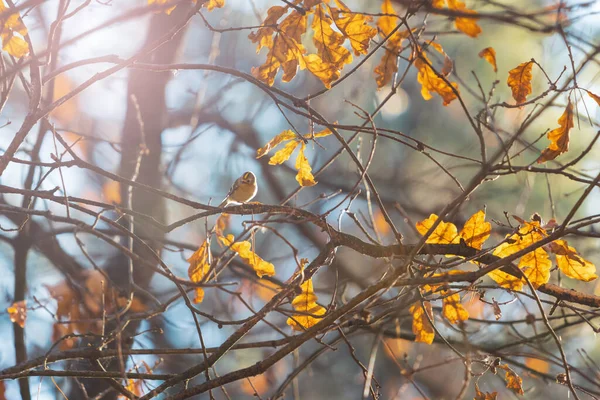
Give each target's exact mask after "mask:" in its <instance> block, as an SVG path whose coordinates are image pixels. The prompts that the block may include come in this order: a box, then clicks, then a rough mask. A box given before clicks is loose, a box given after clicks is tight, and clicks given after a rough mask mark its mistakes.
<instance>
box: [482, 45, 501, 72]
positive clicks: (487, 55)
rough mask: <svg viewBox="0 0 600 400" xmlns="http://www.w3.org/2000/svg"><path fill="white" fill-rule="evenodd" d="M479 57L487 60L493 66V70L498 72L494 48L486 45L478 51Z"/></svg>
mask: <svg viewBox="0 0 600 400" xmlns="http://www.w3.org/2000/svg"><path fill="white" fill-rule="evenodd" d="M479 57H480V58H483V59H484V60H485V61H487V62H489V63H490V65H491V66H492V67H494V72H498V65H497V64H496V50H494V48H493V47H486V48H485V49H483V50H481V51H480V52H479Z"/></svg>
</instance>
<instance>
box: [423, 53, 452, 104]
mask: <svg viewBox="0 0 600 400" xmlns="http://www.w3.org/2000/svg"><path fill="white" fill-rule="evenodd" d="M430 65H431V62H430V61H429V59H428V58H427V55H426V54H425V53H424V52H420V53H419V55H418V56H417V59H416V60H415V63H414V66H415V68H417V70H418V71H419V72H418V74H417V81H418V82H419V83H420V84H421V85H422V86H421V96H423V99H425V100H431V98H432V97H433V96H432V95H431V92H434V93H437V94H438V95H440V97H441V98H442V99H443V100H444V105H445V106H447V105H448V104H450V103H451V102H452V101H453V100H455V99H456V97H457V93H458V84H457V83H455V82H450V84H448V81H447V80H446V79H445V78H442V77H440V76H438V74H437V73H436V72H435V71H434V70H433V68H431V66H430Z"/></svg>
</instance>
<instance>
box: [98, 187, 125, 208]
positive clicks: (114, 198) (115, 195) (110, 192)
mask: <svg viewBox="0 0 600 400" xmlns="http://www.w3.org/2000/svg"><path fill="white" fill-rule="evenodd" d="M102 194H103V195H104V200H105V201H106V202H107V203H109V204H116V205H118V204H121V184H120V183H119V182H117V181H109V182H106V183H105V184H104V185H103V186H102Z"/></svg>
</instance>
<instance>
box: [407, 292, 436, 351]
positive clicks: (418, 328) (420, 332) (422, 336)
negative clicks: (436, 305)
mask: <svg viewBox="0 0 600 400" xmlns="http://www.w3.org/2000/svg"><path fill="white" fill-rule="evenodd" d="M423 304H424V306H425V308H423V306H422V305H421V302H416V303H415V304H413V305H412V306H411V307H410V309H409V312H410V313H411V314H412V316H413V323H412V331H413V333H414V334H415V341H416V342H422V343H427V344H431V343H433V338H434V337H435V331H434V330H433V326H431V323H430V322H429V319H428V318H427V315H429V318H431V320H432V321H433V312H432V311H431V303H429V302H428V301H424V302H423ZM425 313H427V315H425Z"/></svg>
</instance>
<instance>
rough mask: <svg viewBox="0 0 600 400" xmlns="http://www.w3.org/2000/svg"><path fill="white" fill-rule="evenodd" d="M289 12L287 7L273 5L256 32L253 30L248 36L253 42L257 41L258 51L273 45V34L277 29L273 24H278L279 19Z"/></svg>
mask: <svg viewBox="0 0 600 400" xmlns="http://www.w3.org/2000/svg"><path fill="white" fill-rule="evenodd" d="M286 12H287V7H281V6H273V7H270V8H269V9H268V10H267V18H265V20H264V21H263V23H262V24H261V28H259V29H258V30H257V31H256V32H251V33H250V34H249V35H248V38H249V39H250V40H251V41H252V42H253V43H257V46H256V53H257V54H258V53H259V52H260V49H262V48H263V47H268V48H271V47H273V38H272V37H271V35H273V33H274V32H276V29H275V28H273V26H275V25H277V21H278V20H279V18H281V17H282V16H283V15H284V14H285V13H286Z"/></svg>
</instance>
